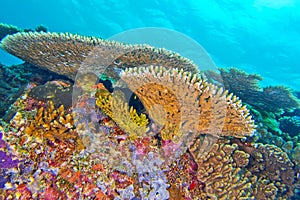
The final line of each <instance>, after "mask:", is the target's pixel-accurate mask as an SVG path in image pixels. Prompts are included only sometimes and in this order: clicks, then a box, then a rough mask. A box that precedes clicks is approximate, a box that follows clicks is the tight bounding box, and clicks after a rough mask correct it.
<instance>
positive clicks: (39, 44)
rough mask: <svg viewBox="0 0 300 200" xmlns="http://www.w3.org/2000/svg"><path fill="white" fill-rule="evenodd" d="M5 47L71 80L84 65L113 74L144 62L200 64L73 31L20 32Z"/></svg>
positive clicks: (186, 66)
mask: <svg viewBox="0 0 300 200" xmlns="http://www.w3.org/2000/svg"><path fill="white" fill-rule="evenodd" d="M1 47H2V48H3V49H4V50H5V51H7V52H9V53H11V54H13V55H15V56H17V57H19V58H21V59H23V60H25V61H27V62H29V63H32V64H35V65H37V66H40V67H43V68H46V69H49V70H50V71H53V72H56V73H58V74H62V75H65V76H67V77H69V78H71V79H74V78H75V75H76V72H77V70H78V68H79V67H80V66H81V65H82V66H81V67H82V68H84V69H85V68H87V69H88V70H91V71H94V72H100V73H103V74H105V73H108V74H110V75H111V76H113V75H112V74H113V73H114V72H113V68H115V67H116V68H121V69H124V68H125V67H134V66H140V65H143V64H163V65H165V66H168V67H178V68H183V69H184V70H186V71H191V72H197V66H196V65H194V64H193V63H192V62H191V61H190V60H188V59H186V58H183V57H180V56H179V55H178V54H176V53H173V52H171V51H168V50H165V49H159V48H154V47H151V46H148V45H126V44H123V43H118V42H115V41H106V40H103V39H99V38H96V37H85V36H79V35H73V34H69V33H66V34H64V33H45V32H28V33H17V34H14V35H11V36H8V37H7V38H6V39H5V40H3V41H2V42H1ZM97 75H99V74H97Z"/></svg>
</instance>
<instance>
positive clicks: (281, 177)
mask: <svg viewBox="0 0 300 200" xmlns="http://www.w3.org/2000/svg"><path fill="white" fill-rule="evenodd" d="M238 144H239V145H240V148H241V149H242V150H243V151H245V152H247V153H248V154H250V158H249V165H248V170H249V171H250V172H251V173H252V174H253V175H255V176H257V177H258V179H259V180H260V182H258V184H257V185H256V187H255V188H256V190H257V191H256V193H257V195H258V196H259V194H260V192H259V191H261V190H263V191H264V189H261V187H266V186H263V185H265V184H266V183H268V185H269V186H268V187H274V186H270V184H273V185H275V186H276V188H277V190H276V193H275V195H276V197H277V198H279V197H280V198H282V199H286V198H288V197H290V196H291V195H293V189H294V185H293V184H294V175H295V174H294V173H295V172H294V170H293V166H294V165H293V163H292V162H291V161H290V159H289V157H288V155H287V154H286V153H285V152H283V151H282V150H281V149H280V148H278V147H276V146H274V145H268V144H267V145H263V144H257V145H255V146H244V145H242V144H241V143H239V142H238ZM265 180H268V182H266V181H265ZM262 184H263V185H262ZM264 192H265V191H264ZM273 192H275V190H273ZM273 192H272V193H273ZM260 197H261V198H263V197H264V196H260Z"/></svg>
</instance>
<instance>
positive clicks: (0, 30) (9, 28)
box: [0, 23, 21, 41]
mask: <svg viewBox="0 0 300 200" xmlns="http://www.w3.org/2000/svg"><path fill="white" fill-rule="evenodd" d="M20 31H21V29H19V28H18V27H16V26H13V25H9V24H3V23H0V41H1V40H2V39H3V38H4V37H5V36H7V35H11V34H14V33H18V32H20Z"/></svg>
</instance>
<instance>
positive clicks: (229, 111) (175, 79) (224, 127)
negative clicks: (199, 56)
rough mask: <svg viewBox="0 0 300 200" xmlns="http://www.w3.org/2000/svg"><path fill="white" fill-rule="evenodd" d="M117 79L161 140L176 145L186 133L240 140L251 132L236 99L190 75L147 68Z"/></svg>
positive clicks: (250, 124) (243, 110)
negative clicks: (140, 105)
mask: <svg viewBox="0 0 300 200" xmlns="http://www.w3.org/2000/svg"><path fill="white" fill-rule="evenodd" d="M120 77H121V79H122V81H124V82H125V83H127V85H128V87H129V89H130V90H131V91H133V92H134V93H135V94H136V95H137V96H138V98H139V99H140V100H141V102H142V103H143V105H144V106H145V108H146V110H147V111H148V112H149V115H150V117H151V119H152V120H153V121H154V122H155V123H156V124H158V126H160V127H161V128H162V130H161V135H162V138H163V139H164V140H170V139H172V140H175V141H179V139H180V138H182V136H183V134H186V133H189V132H198V133H201V134H212V135H215V136H218V134H221V135H223V136H224V135H227V136H229V135H230V136H235V137H243V136H246V135H251V133H252V131H253V129H254V123H253V120H251V116H250V115H249V113H248V110H247V109H246V107H245V106H242V103H241V101H240V100H239V99H238V98H237V97H236V96H233V95H232V94H229V95H227V91H223V89H222V88H217V87H216V86H214V85H212V84H208V83H206V82H205V81H203V80H201V79H200V78H198V77H197V76H196V75H193V74H192V73H190V72H184V71H183V70H179V69H176V68H174V69H167V68H165V67H158V66H148V67H140V68H129V69H126V70H125V71H124V72H121V73H120Z"/></svg>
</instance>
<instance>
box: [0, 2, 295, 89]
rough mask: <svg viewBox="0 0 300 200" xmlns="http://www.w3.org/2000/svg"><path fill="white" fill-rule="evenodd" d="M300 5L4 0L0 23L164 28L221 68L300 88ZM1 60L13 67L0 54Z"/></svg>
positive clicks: (104, 32) (74, 29) (63, 28)
mask: <svg viewBox="0 0 300 200" xmlns="http://www.w3.org/2000/svg"><path fill="white" fill-rule="evenodd" d="M299 6H300V2H299V1H298V0H276V1H275V0H245V1H238V0H230V1H197V0H189V1H134V0H126V1H113V0H111V1H102V0H87V1H80V0H54V1H46V2H45V1H39V0H29V1H22V0H16V1H13V2H10V1H3V2H2V3H1V8H0V11H1V12H0V19H1V21H2V22H5V23H8V24H13V25H15V26H18V27H21V28H28V27H35V26H37V25H40V24H43V25H45V26H46V27H47V28H48V29H49V31H53V32H70V33H78V34H82V35H90V36H98V37H101V38H109V37H111V36H113V35H115V34H118V33H120V32H123V31H126V30H130V29H135V28H143V27H164V28H168V29H172V30H176V31H179V32H181V33H183V34H186V35H187V36H189V37H191V38H193V39H194V40H196V41H197V42H198V43H199V44H201V45H202V46H203V47H204V48H205V49H206V51H207V52H208V53H209V54H210V55H211V56H212V58H213V60H214V61H215V63H216V64H217V66H219V67H227V66H238V67H239V68H241V69H244V70H246V71H247V72H249V73H257V74H260V75H261V76H262V77H263V78H264V81H263V83H264V84H265V85H270V84H272V85H274V84H284V85H287V86H289V87H292V88H295V89H296V88H298V89H299V88H300V67H298V66H299V59H298V56H299V55H300V40H299V32H300V23H299V20H300V12H299ZM1 58H3V59H1V62H2V63H4V64H6V63H14V61H13V60H12V58H11V57H8V56H6V55H4V53H3V52H1Z"/></svg>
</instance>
